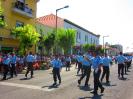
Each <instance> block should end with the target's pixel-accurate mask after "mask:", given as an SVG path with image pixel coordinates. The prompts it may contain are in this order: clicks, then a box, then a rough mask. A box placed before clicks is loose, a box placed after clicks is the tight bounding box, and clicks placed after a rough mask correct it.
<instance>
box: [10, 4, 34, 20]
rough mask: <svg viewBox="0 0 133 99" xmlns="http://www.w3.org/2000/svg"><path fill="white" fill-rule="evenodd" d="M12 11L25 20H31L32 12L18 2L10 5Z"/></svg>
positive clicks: (25, 5)
mask: <svg viewBox="0 0 133 99" xmlns="http://www.w3.org/2000/svg"><path fill="white" fill-rule="evenodd" d="M12 11H13V12H15V13H17V14H20V15H22V16H24V17H26V18H33V10H32V9H31V8H29V7H28V5H27V4H24V3H22V2H20V1H17V2H14V3H13V4H12Z"/></svg>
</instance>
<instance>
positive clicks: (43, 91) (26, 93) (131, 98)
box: [0, 65, 133, 99]
mask: <svg viewBox="0 0 133 99" xmlns="http://www.w3.org/2000/svg"><path fill="white" fill-rule="evenodd" d="M76 71H77V69H75V66H73V67H72V69H71V71H68V72H66V71H65V68H64V69H62V72H61V75H62V84H61V85H60V86H58V87H54V88H53V87H51V85H52V83H53V78H52V74H51V70H47V71H46V70H45V71H35V78H33V79H28V80H26V79H24V74H19V75H18V77H16V78H13V79H8V80H7V81H0V99H133V95H132V92H133V69H131V70H130V71H131V72H129V73H128V74H129V75H125V77H126V78H127V79H125V80H119V79H118V78H117V76H118V75H117V65H113V66H112V67H111V77H110V80H111V84H110V85H106V84H105V83H104V81H103V85H104V86H105V88H106V89H105V93H104V94H100V92H99V95H96V96H93V95H92V94H91V93H90V91H92V90H93V75H92V73H91V78H90V81H89V83H90V87H89V88H86V87H84V86H83V85H84V81H82V83H81V85H80V86H78V84H77V80H78V79H79V76H77V75H76Z"/></svg>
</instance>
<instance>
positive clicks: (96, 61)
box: [91, 52, 104, 95]
mask: <svg viewBox="0 0 133 99" xmlns="http://www.w3.org/2000/svg"><path fill="white" fill-rule="evenodd" d="M102 66H103V61H102V59H101V57H100V56H99V53H98V52H94V58H93V59H92V67H93V69H94V72H93V74H94V91H92V92H91V93H93V94H94V95H95V94H97V91H98V87H99V88H100V89H101V93H103V92H104V87H103V86H102V84H101V82H100V80H99V77H100V74H101V67H102Z"/></svg>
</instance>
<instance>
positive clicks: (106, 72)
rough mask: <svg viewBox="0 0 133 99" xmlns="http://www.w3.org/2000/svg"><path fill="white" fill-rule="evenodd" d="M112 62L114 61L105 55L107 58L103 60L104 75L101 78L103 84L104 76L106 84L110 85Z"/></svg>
mask: <svg viewBox="0 0 133 99" xmlns="http://www.w3.org/2000/svg"><path fill="white" fill-rule="evenodd" d="M111 62H112V59H111V58H110V57H109V56H107V54H105V57H104V58H103V73H102V77H101V82H102V81H103V78H104V76H105V75H106V83H107V84H108V83H109V75H110V69H109V67H110V63H111Z"/></svg>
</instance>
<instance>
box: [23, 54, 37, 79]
mask: <svg viewBox="0 0 133 99" xmlns="http://www.w3.org/2000/svg"><path fill="white" fill-rule="evenodd" d="M26 61H27V65H28V66H27V71H26V74H25V77H26V78H27V75H28V73H29V71H31V78H33V62H34V61H35V58H34V56H33V55H32V52H30V53H29V55H28V56H27V57H26Z"/></svg>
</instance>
